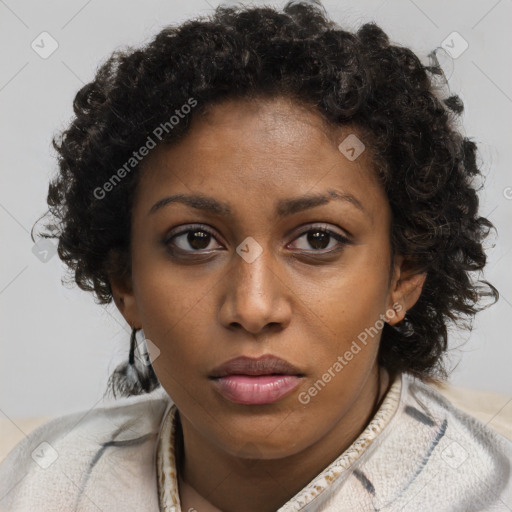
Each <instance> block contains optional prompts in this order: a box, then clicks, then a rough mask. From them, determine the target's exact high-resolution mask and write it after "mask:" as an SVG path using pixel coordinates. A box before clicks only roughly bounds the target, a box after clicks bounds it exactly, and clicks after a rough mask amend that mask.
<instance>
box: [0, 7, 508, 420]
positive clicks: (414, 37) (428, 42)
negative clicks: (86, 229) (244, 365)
mask: <svg viewBox="0 0 512 512" xmlns="http://www.w3.org/2000/svg"><path fill="white" fill-rule="evenodd" d="M252 3H253V4H254V5H260V4H261V3H262V2H252ZM266 3H267V4H271V3H272V2H266ZM274 4H277V5H284V2H275V3H274ZM216 5H218V2H216V1H215V0H208V1H206V0H187V1H186V2H184V1H179V2H175V1H172V2H171V1H169V0H167V1H158V0H147V1H145V2H134V1H133V2H126V1H124V2H123V1H121V0H115V1H99V0H89V1H83V0H81V1H77V0H73V1H69V0H68V1H64V0H52V1H49V2H40V1H35V0H31V1H28V0H22V1H17V2H15V1H14V0H5V1H4V0H0V41H1V48H2V50H3V51H2V54H1V65H0V112H1V117H0V155H1V160H0V179H1V187H0V230H1V240H2V245H1V250H0V314H1V317H0V325H1V331H0V356H1V357H0V412H1V413H2V414H3V415H4V416H7V417H9V418H14V417H18V416H34V415H53V414H63V413H67V412H74V411H78V410H82V409H88V408H91V407H94V406H95V405H96V404H97V403H99V400H100V399H101V397H102V394H103V391H104V389H105V385H106V381H107V378H108V376H109V375H110V372H111V371H112V370H113V368H114V367H115V366H116V364H117V363H118V362H119V361H120V360H121V359H123V358H124V357H125V356H126V353H127V348H128V342H129V335H130V331H129V329H128V326H127V325H126V323H125V322H124V320H123V318H122V317H121V315H120V314H119V313H118V311H117V309H116V308H115V306H114V305H110V306H108V307H103V306H99V305H97V304H95V303H94V300H93V297H92V295H90V294H87V293H86V292H83V291H81V290H79V289H78V288H77V287H64V286H63V285H62V284H61V278H62V277H63V276H64V275H65V267H64V265H63V264H62V263H61V262H60V260H59V258H58V256H57V255H54V256H53V257H51V258H50V259H49V260H48V261H47V262H43V261H41V259H40V258H41V256H42V250H39V256H37V255H36V254H34V252H33V242H32V241H31V239H30V236H29V233H30V229H31V227H32V225H33V223H34V222H35V220H36V219H37V218H38V217H39V216H40V215H42V214H43V213H44V212H45V211H46V193H47V186H48V181H49V179H50V177H51V176H52V175H53V173H54V172H55V171H56V159H55V154H54V152H53V149H52V148H51V145H50V141H51V138H52V136H53V135H54V134H56V133H57V132H58V131H59V130H61V129H62V128H64V127H66V125H67V124H68V122H69V121H70V120H71V117H72V101H73V97H74V95H75V94H76V92H77V91H78V89H79V88H80V87H81V86H82V84H84V83H86V82H88V81H90V80H91V79H92V78H93V77H94V73H95V70H96V68H97V66H98V65H99V63H100V62H103V61H104V60H105V59H106V58H107V57H108V55H109V54H110V53H111V52H112V51H113V50H115V49H116V48H122V47H123V46H124V45H137V44H142V43H144V42H147V41H148V40H149V39H151V37H152V36H153V35H154V34H155V33H156V32H158V31H159V30H160V29H161V28H162V27H163V26H165V25H167V24H170V23H178V22H180V21H183V20H185V19H187V18H189V17H192V16H195V15H198V14H208V13H209V12H211V9H212V7H214V6H216ZM324 6H325V7H326V9H327V10H328V12H329V13H330V15H331V16H332V17H333V18H334V19H335V20H336V21H337V22H338V23H340V24H341V25H342V26H343V27H344V28H347V29H349V30H354V29H356V28H358V27H359V26H360V25H361V24H362V23H363V22H365V21H370V20H375V21H376V22H377V23H378V24H379V25H380V26H381V27H382V28H383V29H384V30H385V31H386V32H387V33H388V34H389V36H390V38H391V39H392V40H393V41H394V42H396V43H400V44H403V45H407V46H410V47H412V48H413V50H415V51H416V53H417V54H418V55H419V56H420V58H422V60H423V59H426V55H427V54H428V52H429V51H430V50H432V49H433V48H435V47H438V46H441V44H442V42H443V41H444V40H445V39H446V38H447V36H449V34H451V33H452V32H454V31H456V32H458V33H459V34H460V35H461V36H462V37H463V38H464V40H466V41H467V42H468V44H469V47H468V49H467V50H466V51H465V52H464V53H462V55H460V56H459V57H457V58H455V59H452V58H448V59H446V60H445V62H444V65H445V66H446V69H448V73H449V74H450V75H451V76H450V80H449V84H450V88H451V90H452V91H454V92H457V93H458V94H459V95H460V96H461V98H462V100H463V101H464V102H465V107H466V112H465V114H464V116H463V118H462V122H463V125H464V130H465V133H466V134H467V135H469V136H470V137H472V138H473V140H474V141H475V142H477V144H478V145H479V149H480V156H479V159H480V163H481V166H482V169H483V172H484V173H485V175H486V176H487V178H486V188H485V190H484V191H483V192H482V193H481V199H482V208H481V212H482V214H484V215H485V216H487V217H489V218H490V219H491V220H492V222H493V223H494V224H495V225H496V226H497V228H498V235H499V236H498V238H496V239H495V240H490V241H489V243H488V245H489V246H490V245H492V243H495V244H496V245H495V247H494V249H492V250H490V251H489V264H488V267H487V271H486V278H487V279H489V280H490V281H491V282H492V283H494V284H495V285H496V286H497V287H498V289H499V290H500V292H501V300H500V301H499V303H498V304H496V305H495V306H493V307H492V308H490V309H489V310H487V311H485V312H483V313H481V314H480V315H479V316H477V319H476V320H475V323H474V330H473V332H472V333H471V334H468V333H467V332H458V331H452V333H451V340H450V343H451V352H450V361H451V367H452V368H454V371H453V373H452V376H451V381H452V382H453V383H454V384H457V385H460V386H466V387H473V388H480V389H484V390H493V391H497V392H501V393H505V394H509V395H512V379H511V378H510V375H511V372H510V363H511V361H512V343H511V341H510V335H509V326H508V321H509V319H510V318H511V316H512V273H511V272H510V270H509V269H510V260H511V246H512V240H511V239H512V228H511V220H512V173H511V146H512V145H511V144H510V136H511V129H510V128H511V124H512V121H511V120H512V116H511V114H512V99H511V97H512V87H511V71H510V70H511V69H512V68H511V66H510V53H511V50H510V48H511V47H512V40H511V39H512V38H511V32H510V26H509V23H510V19H512V2H511V1H510V0H485V1H484V0H481V1H472V2H468V1H463V0H459V1H450V2H447V1H445V0H443V1H439V0H437V1H432V0H428V1H426V0H415V1H412V0H406V1H398V0H387V1H386V0H385V1H383V0H372V1H369V0H367V1H359V0H351V1H327V0H326V1H325V2H324ZM43 31H46V32H48V33H49V34H51V36H52V37H53V38H54V39H55V40H56V41H57V42H58V45H59V46H58V49H57V50H56V51H55V52H54V53H53V54H52V55H51V56H50V57H48V58H47V59H43V58H41V57H40V56H39V55H38V54H37V53H36V52H35V51H34V50H33V49H32V47H31V43H32V41H34V40H36V42H37V41H38V40H40V39H36V38H37V37H38V36H39V34H41V32H43ZM457 44H458V43H457ZM46 48H48V46H46ZM459 48H460V46H459ZM425 62H426V61H425ZM462 345H463V346H462Z"/></svg>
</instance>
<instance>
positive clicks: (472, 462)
mask: <svg viewBox="0 0 512 512" xmlns="http://www.w3.org/2000/svg"><path fill="white" fill-rule="evenodd" d="M399 378H401V380H402V391H401V396H400V404H399V407H398V409H397V412H396V413H395V416H394V417H393V419H392V421H391V422H390V424H389V425H388V426H387V428H386V429H385V431H384V432H383V433H382V434H383V435H382V438H381V439H380V441H379V443H378V444H377V445H376V446H375V447H374V448H373V451H374V454H375V457H372V459H374V460H373V463H372V462H370V461H368V462H369V464H368V471H372V467H373V473H374V474H375V467H374V466H373V464H375V463H377V464H380V470H381V471H382V468H383V467H386V471H389V474H391V475H393V481H394V483H393V485H392V486H390V487H388V489H387V491H388V495H387V497H386V499H387V500H389V501H390V502H392V503H393V505H394V506H397V507H398V508H397V510H399V509H400V506H405V504H406V503H407V507H411V506H412V505H414V506H413V508H414V507H415V509H417V510H420V509H421V510H423V509H422V508H421V507H427V506H428V508H429V509H432V510H433V509H435V510H440V511H441V510H454V509H457V510H465V511H473V510H474V511H482V510H489V511H490V510H494V511H498V510H508V509H507V508H506V506H508V507H512V484H511V479H512V472H511V467H512V442H511V441H510V440H508V439H507V438H505V437H504V436H502V435H501V434H499V433H497V432H496V431H494V430H493V429H491V428H490V427H489V426H487V425H486V424H484V423H483V422H481V421H480V420H478V419H477V418H475V417H473V416H471V415H470V414H468V413H466V412H464V411H462V410H460V409H458V408H457V407H456V406H455V405H454V404H453V403H452V402H450V401H449V400H448V399H446V398H445V397H444V396H443V395H442V394H441V393H440V392H439V391H438V390H437V389H436V388H435V387H434V386H432V385H429V384H426V383H425V382H422V381H421V380H419V379H417V378H415V377H413V376H411V375H409V374H406V373H404V374H402V375H401V376H400V377H399ZM383 464H385V465H384V466H383ZM411 500H412V501H411ZM389 501H388V502H389ZM505 503H506V506H505V505H504V504H505ZM408 509H409V508H408ZM393 510H394V509H393Z"/></svg>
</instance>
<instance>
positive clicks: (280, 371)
mask: <svg viewBox="0 0 512 512" xmlns="http://www.w3.org/2000/svg"><path fill="white" fill-rule="evenodd" d="M303 376H304V375H303V374H302V373H301V372H300V370H298V369H297V368H296V367H295V366H293V365H292V364H290V363H288V361H285V360H284V359H280V358H278V357H275V356H272V355H270V354H267V355H264V356H261V357H259V358H257V359H254V358H250V357H245V356H242V357H237V358H235V359H231V360H229V361H227V362H226V363H224V364H222V365H220V366H218V367H217V368H215V369H214V370H213V372H212V374H211V375H210V378H211V379H212V380H213V383H214V386H215V389H216V390H217V391H218V392H220V393H221V395H223V396H224V397H225V398H227V399H228V400H230V401H232V402H235V403H239V404H247V405H258V404H269V403H272V402H276V401H277V400H279V399H280V398H283V397H284V396H285V395H287V394H288V393H290V392H291V391H292V390H293V389H295V388H296V387H297V386H298V385H299V384H300V382H301V380H302V377H303Z"/></svg>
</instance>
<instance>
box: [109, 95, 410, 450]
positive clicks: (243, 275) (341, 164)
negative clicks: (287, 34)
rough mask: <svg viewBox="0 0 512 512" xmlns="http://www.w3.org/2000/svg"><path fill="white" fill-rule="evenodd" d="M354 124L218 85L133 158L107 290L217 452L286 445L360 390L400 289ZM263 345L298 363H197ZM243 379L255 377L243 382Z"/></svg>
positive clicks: (186, 416)
mask: <svg viewBox="0 0 512 512" xmlns="http://www.w3.org/2000/svg"><path fill="white" fill-rule="evenodd" d="M347 136H351V139H348V142H346V144H347V147H345V146H342V148H344V149H342V150H340V149H339V148H338V145H339V144H340V143H341V142H342V141H343V140H344V139H345V138H346V137H347ZM354 136H358V135H357V134H356V132H355V131H354V130H351V129H350V128H349V127H347V126H345V127H343V128H341V127H338V128H336V129H335V128H328V127H326V126H325V125H324V123H323V121H322V119H321V117H320V116H319V114H317V113H315V112H314V111H310V110H306V109H303V108H301V107H299V106H298V105H297V104H295V103H293V102H291V101H290V100H287V99H284V98H279V99H277V98H276V99H273V100H264V101H263V100H261V101H260V102H259V103H252V104H251V103H249V102H246V101H242V100H230V101H226V102H224V103H222V104H218V105H216V106H215V107H213V109H212V110H211V112H210V114H209V115H208V116H207V117H204V118H196V119H194V121H193V124H192V126H191V129H190V131H189V133H188V134H187V135H186V136H185V137H184V138H183V139H182V140H181V141H180V142H179V143H177V144H175V145H174V146H172V147H158V148H156V149H155V150H153V152H152V153H151V154H150V155H149V156H148V157H147V158H146V160H145V161H144V162H143V165H144V168H143V170H142V171H141V172H142V175H141V180H140V183H139V185H138V188H137V192H136V197H135V199H134V206H133V214H132V245H133V249H132V280H131V283H130V286H132V288H131V289H129V291H128V293H125V294H124V296H123V300H122V301H121V302H119V301H117V302H118V305H120V309H121V310H122V312H123V314H124V315H125V318H126V319H127V320H128V321H129V322H130V324H131V325H132V326H137V327H142V328H143V330H144V334H145V336H146V338H148V339H149V340H151V342H152V343H153V344H155V345H156V346H157V347H158V350H159V351H160V352H159V355H158V357H157V358H156V359H155V360H154V361H153V366H154V368H155V371H156V374H157V376H158V379H159V380H160V382H161V384H162V386H163V387H164V388H165V390H166V391H167V393H168V394H169V395H170V396H171V398H172V399H173V401H174V402H175V403H176V405H177V407H178V409H179V411H180V415H181V418H182V422H185V423H186V424H187V425H188V427H187V428H193V429H195V430H196V433H197V434H198V435H200V436H201V437H202V438H203V439H206V440H207V441H208V442H210V443H213V445H215V446H217V447H218V448H220V449H222V450H224V451H226V452H228V453H231V454H239V455H242V456H244V455H247V456H249V452H251V453H252V454H254V451H255V450H256V451H257V453H258V454H259V456H261V457H262V458H268V459H271V458H278V457H284V456H287V455H292V454H294V453H297V452H299V451H300V450H303V449H305V448H306V447H308V446H311V445H312V444H314V443H315V442H316V441H317V440H319V439H321V438H322V437H323V436H324V435H326V433H328V432H330V431H331V430H332V429H333V428H334V426H336V425H338V424H339V423H340V421H347V418H351V422H352V424H355V423H356V422H357V421H358V420H357V418H358V417H359V421H361V418H360V416H361V414H362V411H363V410H364V411H365V412H364V414H367V413H368V407H370V409H371V407H372V406H373V404H370V403H369V402H370V398H371V399H374V398H375V389H374V387H372V390H373V394H370V393H369V392H368V389H369V388H368V386H369V384H368V383H369V382H370V376H372V375H376V373H375V370H376V369H377V366H376V357H377V351H378V347H379V340H380V334H381V330H382V326H383V321H382V320H383V318H384V314H386V312H387V311H388V312H389V310H390V308H391V307H392V304H393V302H395V300H396V298H397V297H399V296H400V295H397V292H396V290H395V281H394V278H393V279H392V280H391V282H390V266H391V261H390V221H391V216H390V207H389V204H388V200H387V198H386V194H385V192H384V190H383V188H382V186H381V185H380V184H379V182H378V181H377V180H376V178H375V175H374V170H373V169H372V163H371V158H370V154H369V150H368V149H366V150H364V151H363V152H362V153H361V154H360V155H359V156H357V153H358V152H359V151H360V150H361V149H362V148H363V147H362V146H361V145H360V143H361V142H363V143H364V141H360V142H358V141H357V140H358V139H354ZM349 142H351V144H349ZM354 144H355V146H354ZM351 147H354V151H352V150H351V149H350V148H351ZM354 156H357V158H354ZM170 196H179V197H181V199H179V198H178V199H175V200H174V201H171V200H169V201H167V204H162V203H161V204H160V207H158V208H156V207H155V204H157V203H158V202H159V201H162V199H165V198H167V197H170ZM198 196H199V197H200V198H202V199H201V200H199V199H198V198H197V197H198ZM192 197H194V199H192ZM187 198H190V199H187ZM319 229H325V230H328V231H327V232H325V233H323V232H322V231H320V232H319V231H318V230H319ZM113 289H114V290H115V291H116V292H117V291H118V290H119V289H118V288H116V287H114V286H113ZM402 316H403V315H402ZM396 318H397V319H398V318H399V316H397V317H396ZM391 323H392V322H391ZM365 334H366V335H365ZM363 340H365V342H363ZM358 348H359V349H358ZM265 354H271V355H274V356H277V357H279V358H282V359H284V360H286V361H288V362H289V363H290V364H292V365H293V366H295V367H296V369H297V370H298V371H297V372H295V374H294V376H292V377H286V378H284V379H283V378H282V377H281V380H280V381H279V379H280V377H273V379H274V380H272V377H268V376H267V377H266V380H265V378H262V377H261V376H260V377H255V376H252V377H250V376H246V377H240V376H238V377H231V380H229V379H230V378H229V377H228V378H226V379H227V380H223V381H222V382H223V384H222V385H221V384H220V381H219V380H218V379H212V378H211V377H212V375H213V374H214V373H215V372H214V369H215V368H216V367H218V366H219V365H220V364H222V363H224V362H226V361H228V360H230V359H232V358H235V357H238V356H247V357H250V358H257V357H259V356H261V355H265ZM342 361H343V362H342ZM292 373H293V372H292ZM296 374H299V375H296ZM237 379H238V380H237ZM244 379H245V380H244ZM254 379H260V381H259V382H260V383H263V384H262V386H263V387H262V386H260V387H256V388H257V389H259V390H263V389H266V390H267V391H265V392H263V391H262V392H260V393H258V392H256V391H255V392H253V393H251V392H250V391H247V390H248V389H256V388H255V387H254V386H253V387H250V386H251V384H250V382H256V380H254ZM276 379H277V380H276ZM268 381H270V382H271V384H264V383H265V382H268ZM272 382H273V384H272ZM283 382H284V387H280V385H283ZM375 382H376V381H375V380H374V381H373V382H372V386H374V385H375ZM222 386H224V388H222ZM265 386H266V387H265ZM221 388H222V389H225V390H228V391H225V392H224V393H222V392H221V391H220V389H221ZM233 388H236V389H238V390H239V391H240V390H241V391H240V392H239V393H238V394H237V393H234V394H231V395H230V394H229V389H233ZM276 388H277V389H279V390H280V393H281V394H282V396H279V393H277V394H275V395H273V394H272V391H271V389H276ZM269 389H270V391H269ZM226 393H227V394H226ZM283 393H284V394H283ZM244 397H245V399H246V402H244ZM272 397H273V398H272ZM276 397H277V398H276ZM272 400H273V401H272ZM358 411H359V412H358ZM358 415H359V416H358ZM364 419H365V420H366V419H367V418H364Z"/></svg>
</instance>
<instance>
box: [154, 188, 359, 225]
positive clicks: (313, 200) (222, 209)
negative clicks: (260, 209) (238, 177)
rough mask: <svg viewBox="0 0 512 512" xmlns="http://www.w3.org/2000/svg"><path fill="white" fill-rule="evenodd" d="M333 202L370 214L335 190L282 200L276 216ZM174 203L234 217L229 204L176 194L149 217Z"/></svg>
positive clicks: (160, 202)
mask: <svg viewBox="0 0 512 512" xmlns="http://www.w3.org/2000/svg"><path fill="white" fill-rule="evenodd" d="M332 200H338V201H345V202H348V203H349V204H352V205H353V206H355V207H356V208H357V209H358V210H360V211H361V212H362V213H364V214H365V215H367V216H369V213H368V212H367V211H366V209H365V208H364V207H363V205H362V204H361V201H359V199H357V198H356V197H355V196H353V195H352V194H349V193H345V192H342V193H340V192H336V191H335V190H331V189H329V190H327V191H326V192H325V193H318V194H308V195H305V196H302V197H293V198H288V199H281V200H279V201H278V203H277V206H276V210H275V215H276V216H277V217H278V218H283V217H287V216H289V215H293V214H294V213H298V212H301V211H304V210H308V209H310V208H314V207H316V206H321V205H324V204H327V203H329V202H330V201H332ZM172 203H183V204H186V205H188V206H191V207H192V208H196V209H197V210H201V211H204V212H208V213H212V214H215V215H221V216H224V217H229V216H232V214H233V212H232V209H231V206H230V205H229V203H225V202H222V201H218V200H217V199H214V198H213V197H208V196H202V195H188V194H175V195H172V196H168V197H164V198H162V199H159V200H158V201H157V202H156V203H155V204H154V205H153V206H152V207H151V208H150V210H149V212H148V215H151V214H153V213H155V212H157V211H158V210H161V209H162V208H164V207H165V206H167V205H169V204H172Z"/></svg>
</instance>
